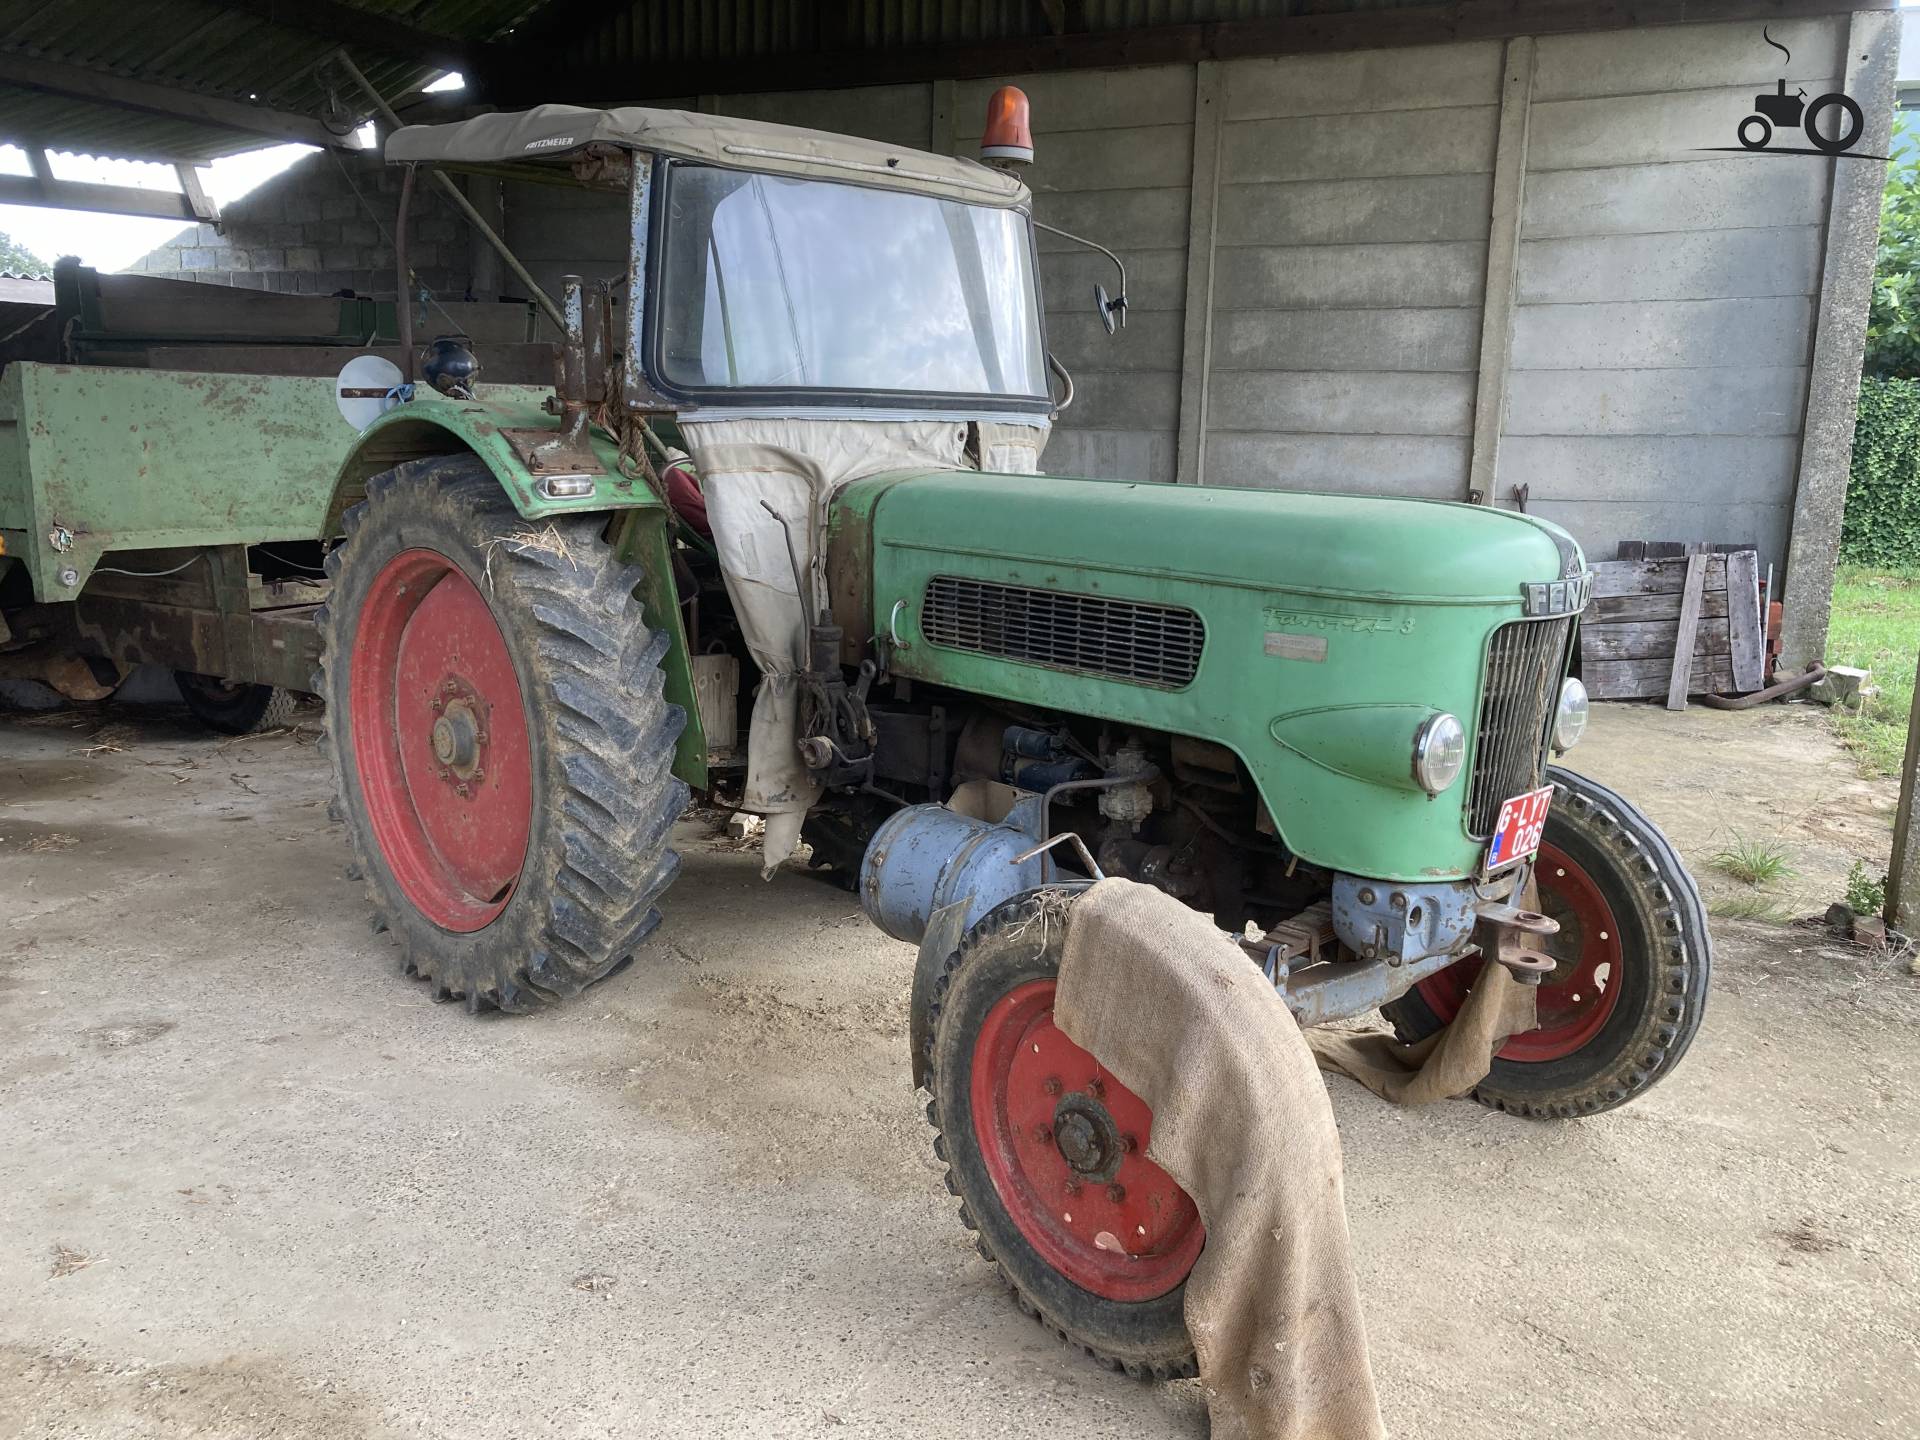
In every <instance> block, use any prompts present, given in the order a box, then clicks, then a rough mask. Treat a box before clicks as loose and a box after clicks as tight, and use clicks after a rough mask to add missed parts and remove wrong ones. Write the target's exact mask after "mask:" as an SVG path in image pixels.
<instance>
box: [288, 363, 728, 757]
mask: <svg viewBox="0 0 1920 1440" xmlns="http://www.w3.org/2000/svg"><path fill="white" fill-rule="evenodd" d="M551 393H552V392H551V391H550V390H548V389H546V388H545V387H540V386H531V385H497V386H487V385H483V386H481V387H480V392H479V398H478V399H475V400H453V399H448V398H447V397H445V396H441V395H437V394H423V395H421V396H420V397H419V398H417V399H415V400H412V401H410V402H409V403H407V404H405V405H399V406H396V407H394V408H393V409H392V410H389V411H387V413H386V414H384V415H382V416H381V417H380V418H379V419H377V420H375V421H374V422H373V423H372V424H371V425H369V426H368V427H367V428H366V429H365V430H363V431H361V432H360V438H359V439H358V440H357V441H356V442H355V443H354V446H353V449H352V450H351V451H350V452H349V453H348V455H347V458H346V461H345V462H344V463H343V464H342V465H341V467H340V472H339V475H338V477H337V479H336V480H335V482H334V488H333V504H332V507H331V509H330V510H329V511H328V514H327V527H326V533H328V534H330V535H337V534H338V533H339V529H340V516H341V513H342V512H343V511H345V510H346V509H347V507H348V506H350V505H352V504H354V503H355V502H356V501H358V500H360V499H361V498H362V497H363V496H365V494H366V491H367V480H368V479H369V478H370V477H371V476H374V475H378V474H380V473H381V472H382V471H386V470H391V469H392V468H393V467H394V466H396V465H400V464H404V463H405V462H406V461H408V460H420V459H424V458H425V457H427V456H429V455H455V454H459V453H460V452H461V451H470V452H472V453H473V454H475V455H478V456H479V457H480V458H481V459H482V460H484V461H486V463H487V468H488V469H490V470H491V471H493V473H494V475H495V476H496V477H497V478H498V479H499V481H500V488H501V490H503V491H504V492H505V493H506V496H507V498H508V499H509V500H511V501H513V507H514V509H516V510H517V511H519V512H520V515H521V518H523V519H526V520H548V519H553V518H555V517H557V516H561V515H581V514H595V513H601V514H605V513H609V512H614V519H613V525H612V527H611V530H610V533H609V535H608V539H609V540H610V541H611V542H612V544H613V545H614V547H615V549H616V550H617V552H618V553H619V556H620V558H621V559H622V560H623V561H625V562H626V563H628V564H631V565H639V566H640V567H641V569H642V571H643V574H644V578H643V579H642V580H641V582H640V588H639V591H638V595H639V599H640V603H641V606H642V608H643V610H644V612H645V615H646V620H647V623H648V624H649V625H651V626H652V627H653V628H654V629H656V630H663V631H665V632H666V635H667V652H666V654H665V655H664V656H663V657H662V658H661V661H660V668H661V670H662V671H663V672H664V673H665V675H666V696H667V699H669V700H670V701H672V702H673V703H674V704H676V705H678V706H679V707H680V708H681V709H682V710H684V711H686V714H687V723H686V728H685V729H684V730H682V731H681V732H680V739H679V742H678V744H677V745H676V746H675V749H674V757H673V773H674V774H675V775H678V776H679V777H680V778H681V779H682V780H684V781H686V782H687V784H689V785H691V786H692V787H693V788H694V789H696V790H704V789H706V788H707V736H706V730H705V728H704V727H703V726H702V725H701V723H700V707H699V705H698V704H697V703H696V701H695V699H694V690H693V665H692V660H691V658H690V656H689V654H688V650H687V633H686V627H685V625H684V624H683V623H682V617H681V611H680V600H679V596H678V594H677V593H676V591H675V589H674V583H673V559H672V549H671V546H670V544H669V539H670V534H669V531H670V527H671V525H672V516H671V515H670V514H669V513H668V511H667V508H666V506H665V505H663V504H662V503H661V502H660V499H659V497H658V496H656V495H655V494H654V493H653V491H652V490H650V489H649V488H648V487H647V484H646V482H645V481H644V480H630V479H628V478H627V477H626V476H624V475H622V474H621V473H620V469H619V465H618V459H619V456H618V452H617V450H616V449H615V447H614V445H613V442H612V441H611V440H609V439H608V438H607V437H606V436H605V435H604V434H602V433H600V432H598V431H595V432H594V433H593V436H592V443H593V451H594V455H595V457H596V458H597V459H598V460H599V462H600V467H601V470H602V471H603V472H604V473H602V474H599V475H596V476H593V477H591V478H592V479H593V482H594V488H593V490H592V491H591V492H589V493H588V494H585V495H579V496H571V497H568V498H567V499H564V500H555V499H551V498H549V497H547V496H545V495H542V494H541V493H540V491H539V488H538V484H537V482H536V480H535V478H534V476H533V475H532V473H531V472H529V471H528V469H527V467H526V464H525V462H524V461H523V460H522V459H521V458H520V455H519V452H518V451H516V450H515V449H514V446H513V445H512V443H511V442H510V440H509V439H508V436H507V433H506V432H508V431H514V430H521V431H525V430H547V431H555V432H557V431H558V430H559V428H560V422H559V421H558V419H556V418H555V417H554V416H552V415H549V414H547V413H546V410H545V409H544V405H543V402H544V401H545V399H546V397H547V396H548V395H549V394H551Z"/></svg>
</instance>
